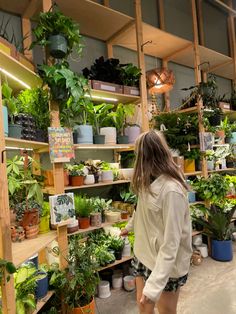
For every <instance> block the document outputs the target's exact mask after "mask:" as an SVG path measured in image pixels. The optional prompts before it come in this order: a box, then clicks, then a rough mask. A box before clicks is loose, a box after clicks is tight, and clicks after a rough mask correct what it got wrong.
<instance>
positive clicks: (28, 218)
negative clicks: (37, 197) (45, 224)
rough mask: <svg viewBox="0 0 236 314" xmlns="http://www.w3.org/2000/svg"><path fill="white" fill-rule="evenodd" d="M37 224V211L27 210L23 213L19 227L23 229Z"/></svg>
mask: <svg viewBox="0 0 236 314" xmlns="http://www.w3.org/2000/svg"><path fill="white" fill-rule="evenodd" d="M38 224H39V212H38V209H36V208H35V209H32V210H30V211H29V210H28V211H26V212H25V213H24V216H23V219H22V220H21V221H20V225H21V226H22V227H23V228H24V229H25V228H26V227H28V226H36V225H38Z"/></svg>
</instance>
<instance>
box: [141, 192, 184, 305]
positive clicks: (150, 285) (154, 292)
mask: <svg viewBox="0 0 236 314" xmlns="http://www.w3.org/2000/svg"><path fill="white" fill-rule="evenodd" d="M187 206H188V205H187V202H186V199H185V197H184V196H183V195H182V194H180V193H177V192H172V191H169V192H168V193H167V194H166V196H165V199H164V201H163V223H164V241H163V244H162V245H161V247H160V248H159V251H158V255H157V259H156V263H155V266H154V269H153V270H152V273H151V275H150V276H149V278H148V280H147V281H146V283H145V286H144V289H143V294H144V295H145V296H146V297H148V298H149V299H150V300H152V301H153V302H157V301H158V299H159V298H160V296H161V293H162V291H163V290H164V288H165V286H166V284H167V281H168V279H169V275H170V273H171V271H172V269H173V267H174V264H175V259H176V256H177V252H178V248H179V244H180V240H181V235H182V230H183V226H184V217H185V214H186V210H187Z"/></svg>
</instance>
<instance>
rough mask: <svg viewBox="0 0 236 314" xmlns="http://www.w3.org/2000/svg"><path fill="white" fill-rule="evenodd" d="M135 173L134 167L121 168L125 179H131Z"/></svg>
mask: <svg viewBox="0 0 236 314" xmlns="http://www.w3.org/2000/svg"><path fill="white" fill-rule="evenodd" d="M133 174H134V168H122V169H121V175H122V177H123V178H124V180H131V179H132V176H133Z"/></svg>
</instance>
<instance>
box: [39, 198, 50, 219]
mask: <svg viewBox="0 0 236 314" xmlns="http://www.w3.org/2000/svg"><path fill="white" fill-rule="evenodd" d="M40 216H41V217H47V216H50V205H49V202H45V201H44V202H43V205H42V211H41V215H40Z"/></svg>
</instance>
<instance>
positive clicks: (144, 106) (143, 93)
mask: <svg viewBox="0 0 236 314" xmlns="http://www.w3.org/2000/svg"><path fill="white" fill-rule="evenodd" d="M134 3H135V24H136V38H137V51H138V64H139V67H140V69H141V71H142V75H141V78H140V97H141V111H142V129H143V131H148V130H149V123H148V102H147V86H146V70H145V58H144V52H143V48H142V45H143V25H142V12H141V0H135V1H134Z"/></svg>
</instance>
